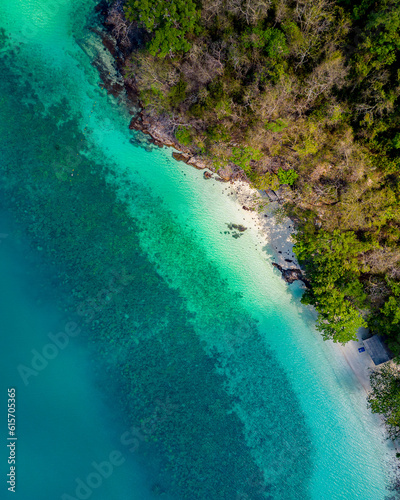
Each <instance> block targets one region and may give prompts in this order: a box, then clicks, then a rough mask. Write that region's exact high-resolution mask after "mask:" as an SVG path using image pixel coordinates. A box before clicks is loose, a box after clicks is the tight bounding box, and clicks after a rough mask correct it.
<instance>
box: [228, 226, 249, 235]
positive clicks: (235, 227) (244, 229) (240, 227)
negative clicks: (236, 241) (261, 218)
mask: <svg viewBox="0 0 400 500" xmlns="http://www.w3.org/2000/svg"><path fill="white" fill-rule="evenodd" d="M226 225H227V226H228V227H229V229H231V230H232V229H237V230H238V231H240V232H241V233H243V232H244V231H246V229H247V227H244V226H242V225H241V224H226Z"/></svg>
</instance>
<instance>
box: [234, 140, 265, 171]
mask: <svg viewBox="0 0 400 500" xmlns="http://www.w3.org/2000/svg"><path fill="white" fill-rule="evenodd" d="M261 158H262V153H261V151H260V150H258V149H256V148H251V147H234V148H233V150H232V156H231V161H232V162H233V163H235V164H236V165H237V166H238V167H240V168H241V169H242V170H244V172H246V173H247V174H249V173H251V171H252V168H251V164H250V162H251V161H252V160H254V161H259V160H261Z"/></svg>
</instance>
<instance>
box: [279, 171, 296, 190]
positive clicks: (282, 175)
mask: <svg viewBox="0 0 400 500" xmlns="http://www.w3.org/2000/svg"><path fill="white" fill-rule="evenodd" d="M298 177H299V174H298V173H297V172H295V171H294V170H293V169H289V170H283V168H280V169H279V170H278V179H279V182H280V183H281V184H289V186H293V184H294V183H295V182H296V180H297V178H298Z"/></svg>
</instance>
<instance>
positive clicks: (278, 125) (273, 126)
mask: <svg viewBox="0 0 400 500" xmlns="http://www.w3.org/2000/svg"><path fill="white" fill-rule="evenodd" d="M287 126H288V123H287V121H286V120H281V119H280V118H278V119H277V120H275V121H273V122H269V123H267V124H266V125H265V128H266V129H267V130H271V132H277V133H278V132H282V130H285V128H287Z"/></svg>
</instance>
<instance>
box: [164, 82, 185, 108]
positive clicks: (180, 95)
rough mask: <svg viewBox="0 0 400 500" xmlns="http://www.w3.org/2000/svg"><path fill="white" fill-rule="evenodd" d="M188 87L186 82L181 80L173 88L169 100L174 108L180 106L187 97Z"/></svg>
mask: <svg viewBox="0 0 400 500" xmlns="http://www.w3.org/2000/svg"><path fill="white" fill-rule="evenodd" d="M186 87H187V83H186V82H185V81H184V80H182V79H181V80H179V82H178V83H177V84H176V85H174V86H173V87H171V90H170V91H169V94H168V100H169V103H170V105H171V106H172V107H175V106H177V105H178V104H180V103H181V102H182V101H183V100H184V99H185V97H186Z"/></svg>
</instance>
